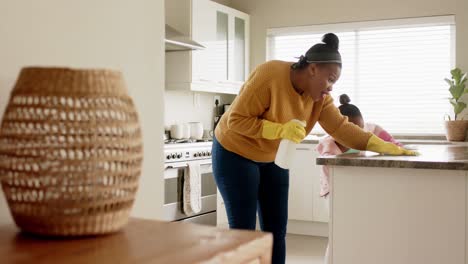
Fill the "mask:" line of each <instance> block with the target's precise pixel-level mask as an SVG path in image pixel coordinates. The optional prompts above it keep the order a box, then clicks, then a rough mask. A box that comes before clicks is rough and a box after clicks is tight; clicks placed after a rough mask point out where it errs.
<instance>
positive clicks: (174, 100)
mask: <svg viewBox="0 0 468 264" xmlns="http://www.w3.org/2000/svg"><path fill="white" fill-rule="evenodd" d="M216 95H217V96H220V98H221V102H220V106H221V105H223V104H227V103H231V102H232V100H233V99H234V96H233V95H225V94H213V93H199V92H190V91H170V90H166V91H165V93H164V105H165V106H164V125H165V127H166V130H168V129H169V128H170V126H171V125H173V124H176V123H187V122H195V121H199V122H202V123H203V128H204V129H205V130H212V129H213V117H214V110H215V108H214V97H215V96H216ZM195 97H198V99H196V98H195ZM197 101H198V102H197Z"/></svg>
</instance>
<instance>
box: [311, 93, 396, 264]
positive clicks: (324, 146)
mask: <svg viewBox="0 0 468 264" xmlns="http://www.w3.org/2000/svg"><path fill="white" fill-rule="evenodd" d="M349 102H351V99H349V97H348V95H346V94H342V95H340V104H341V105H340V106H339V107H338V108H339V109H340V112H341V114H342V115H344V116H347V117H348V120H349V121H350V122H352V123H354V124H356V125H358V126H359V127H361V128H363V129H364V130H366V131H369V132H372V133H373V134H374V135H376V136H378V137H379V138H381V139H382V140H385V141H387V142H392V143H394V144H396V145H399V146H401V144H400V143H399V142H397V141H396V140H395V139H394V138H393V137H392V136H391V135H390V134H389V133H388V132H387V131H385V130H384V129H383V128H382V127H380V126H378V125H376V124H372V123H364V119H363V118H362V114H361V111H360V110H359V108H357V107H356V106H355V105H352V104H350V103H349ZM317 151H318V152H319V153H320V155H322V156H329V155H338V154H342V153H346V152H354V151H356V150H353V149H350V148H348V147H346V146H343V145H341V144H340V143H338V142H336V141H335V139H333V138H332V137H331V136H328V137H325V138H323V139H321V140H320V141H319V144H318V145H317ZM320 167H321V171H320V196H322V197H325V199H327V198H328V197H327V195H328V194H329V193H330V186H329V180H330V174H329V170H328V166H320ZM327 205H328V203H327ZM328 250H329V245H327V249H326V251H325V261H324V263H325V264H328V263H329V260H328V258H329V254H328Z"/></svg>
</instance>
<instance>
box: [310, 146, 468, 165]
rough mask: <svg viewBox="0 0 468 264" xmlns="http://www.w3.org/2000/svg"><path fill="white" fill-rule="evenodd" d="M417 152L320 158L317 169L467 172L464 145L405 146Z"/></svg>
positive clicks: (367, 153) (466, 148)
mask: <svg viewBox="0 0 468 264" xmlns="http://www.w3.org/2000/svg"><path fill="white" fill-rule="evenodd" d="M405 146H406V147H407V148H409V149H415V150H417V151H418V152H419V153H420V155H419V156H388V155H380V154H378V153H375V152H370V151H361V152H360V153H353V154H341V155H336V156H320V157H318V158H317V164H318V165H336V166H356V167H382V168H414V169H437V170H468V145H467V144H466V142H461V143H447V144H432V145H427V144H411V145H405Z"/></svg>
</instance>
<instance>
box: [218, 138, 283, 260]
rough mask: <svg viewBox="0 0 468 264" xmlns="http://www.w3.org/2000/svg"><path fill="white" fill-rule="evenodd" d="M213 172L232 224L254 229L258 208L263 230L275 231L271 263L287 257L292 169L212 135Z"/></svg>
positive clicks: (239, 227)
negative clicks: (246, 154) (236, 149)
mask: <svg viewBox="0 0 468 264" xmlns="http://www.w3.org/2000/svg"><path fill="white" fill-rule="evenodd" d="M212 156H213V174H214V177H215V180H216V184H217V185H218V189H219V191H220V193H221V195H222V197H223V200H224V205H225V206H226V213H227V217H228V221H229V227H230V228H233V229H248V230H255V224H256V214H257V212H258V216H259V221H260V227H261V229H262V231H265V232H271V233H273V256H272V261H273V262H272V263H284V262H285V258H286V241H285V236H286V226H287V222H288V191H289V171H288V170H285V169H282V168H280V167H278V166H277V165H276V164H275V163H273V162H268V163H263V162H255V161H252V160H249V159H246V158H244V157H242V156H240V155H238V154H236V153H233V152H230V151H228V150H226V149H225V148H224V147H223V146H221V144H220V143H219V142H218V141H217V140H216V138H214V139H213V149H212Z"/></svg>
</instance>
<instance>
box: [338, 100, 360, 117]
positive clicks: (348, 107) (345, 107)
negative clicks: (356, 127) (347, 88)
mask: <svg viewBox="0 0 468 264" xmlns="http://www.w3.org/2000/svg"><path fill="white" fill-rule="evenodd" d="M349 102H351V99H349V96H348V95H347V94H342V95H340V104H341V105H340V106H339V107H338V109H340V113H341V114H342V115H344V116H347V117H361V118H362V114H361V111H359V108H357V106H355V105H353V104H350V103H349Z"/></svg>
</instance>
